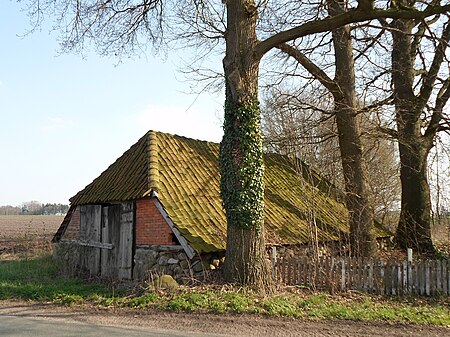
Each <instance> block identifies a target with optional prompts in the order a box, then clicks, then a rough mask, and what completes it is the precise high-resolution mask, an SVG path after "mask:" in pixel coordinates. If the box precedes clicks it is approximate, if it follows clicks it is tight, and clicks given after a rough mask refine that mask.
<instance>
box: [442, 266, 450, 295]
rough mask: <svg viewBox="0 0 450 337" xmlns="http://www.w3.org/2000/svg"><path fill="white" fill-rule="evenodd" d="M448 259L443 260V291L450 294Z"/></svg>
mask: <svg viewBox="0 0 450 337" xmlns="http://www.w3.org/2000/svg"><path fill="white" fill-rule="evenodd" d="M447 266H448V261H447V260H443V261H442V293H443V294H444V295H450V293H449V290H448V283H447V281H448V269H447Z"/></svg>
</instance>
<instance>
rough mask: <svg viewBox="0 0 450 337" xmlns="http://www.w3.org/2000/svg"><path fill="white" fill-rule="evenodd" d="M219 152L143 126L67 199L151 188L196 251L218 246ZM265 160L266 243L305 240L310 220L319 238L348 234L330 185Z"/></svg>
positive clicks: (121, 196)
mask: <svg viewBox="0 0 450 337" xmlns="http://www.w3.org/2000/svg"><path fill="white" fill-rule="evenodd" d="M218 158H219V144H216V143H211V142H205V141H199V140H194V139H190V138H185V137H181V136H177V135H171V134H166V133H161V132H155V131H149V132H148V133H147V134H146V135H145V136H144V137H142V138H141V139H139V141H138V142H137V143H136V144H135V145H133V146H132V147H131V148H130V149H129V150H128V151H126V152H125V153H124V154H123V155H122V156H121V157H120V158H119V159H117V160H116V162H115V163H113V164H112V165H111V166H110V167H109V168H108V169H107V170H106V171H104V172H103V173H102V174H101V175H100V176H99V177H98V178H97V179H95V180H94V181H93V182H92V183H91V184H89V185H88V186H86V188H85V189H84V190H82V191H81V192H79V193H78V194H77V195H75V196H74V197H73V198H72V199H71V202H72V204H92V203H103V202H111V201H126V200H135V199H139V198H142V197H146V196H148V195H149V192H150V191H151V190H156V191H157V192H158V198H159V200H160V201H161V203H162V204H163V206H164V208H165V210H166V212H167V214H168V215H169V217H170V218H171V220H172V221H173V223H174V224H175V226H176V227H177V228H178V229H179V231H180V233H181V234H182V235H183V236H184V237H185V238H186V240H187V241H188V242H189V243H190V245H191V246H192V247H193V248H194V249H195V250H197V251H199V252H211V251H217V250H223V249H225V245H226V219H225V212H224V210H223V207H222V201H221V198H220V193H219V188H220V185H219V181H220V172H219V165H218ZM265 165H266V171H265V186H266V187H265V225H266V242H267V243H269V244H270V243H283V244H299V243H306V242H308V241H309V240H310V235H309V233H310V226H309V225H308V224H312V223H315V224H316V225H317V237H318V239H319V240H320V241H330V240H337V239H339V238H340V234H342V233H348V230H349V227H348V212H347V210H346V208H345V206H344V205H343V204H342V203H341V202H339V201H337V199H335V198H331V197H330V195H332V196H334V197H339V192H338V191H337V190H336V189H335V188H334V186H333V185H332V184H330V183H329V182H327V181H326V180H324V179H322V178H321V177H320V175H318V174H317V173H316V172H314V171H313V170H311V169H310V168H308V167H307V166H306V165H305V164H303V163H301V162H300V161H298V160H297V161H293V160H291V159H289V158H287V157H284V156H281V155H278V154H266V155H265ZM298 172H299V173H298ZM381 233H382V234H384V233H383V232H382V231H381Z"/></svg>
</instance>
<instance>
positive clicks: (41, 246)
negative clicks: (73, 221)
mask: <svg viewBox="0 0 450 337" xmlns="http://www.w3.org/2000/svg"><path fill="white" fill-rule="evenodd" d="M63 219H64V217H63V216H60V215H0V260H10V259H16V258H22V257H24V256H25V255H26V256H32V255H33V254H36V253H38V252H50V251H51V243H50V241H51V239H52V238H53V235H54V234H55V232H56V230H57V229H58V228H59V225H60V224H61V222H62V220H63Z"/></svg>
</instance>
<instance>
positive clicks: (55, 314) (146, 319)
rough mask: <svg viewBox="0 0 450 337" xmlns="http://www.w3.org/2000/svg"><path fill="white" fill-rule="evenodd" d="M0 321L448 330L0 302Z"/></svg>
mask: <svg viewBox="0 0 450 337" xmlns="http://www.w3.org/2000/svg"><path fill="white" fill-rule="evenodd" d="M0 315H2V316H24V317H30V318H40V319H45V320H53V321H55V320H56V321H61V323H64V322H78V323H93V324H98V325H104V326H120V327H130V328H131V327H133V328H139V329H143V331H145V330H146V329H147V330H149V329H151V328H157V329H165V330H176V331H183V332H202V333H206V334H208V333H211V334H214V335H217V334H221V335H224V336H258V337H259V336H261V337H262V336H270V337H277V336H282V337H288V336H299V337H303V336H305V337H306V336H308V337H329V336H330V337H331V336H345V337H362V336H373V337H377V336H391V337H397V336H398V337H400V336H421V337H432V336H433V337H434V336H436V337H437V336H439V337H445V336H450V327H447V328H446V327H435V326H423V325H405V324H388V323H385V322H360V321H338V320H336V321H330V320H323V321H312V320H306V319H286V318H268V317H265V316H260V315H211V314H201V313H169V312H161V311H155V310H150V311H148V310H130V309H113V308H110V309H98V308H95V307H86V306H83V307H62V306H57V305H53V304H45V303H29V302H20V301H19V302H18V301H0Z"/></svg>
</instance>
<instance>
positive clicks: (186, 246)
mask: <svg viewBox="0 0 450 337" xmlns="http://www.w3.org/2000/svg"><path fill="white" fill-rule="evenodd" d="M152 199H153V202H154V203H155V206H156V208H157V209H158V210H159V212H160V213H161V215H162V216H163V218H164V220H166V222H167V224H168V225H169V227H170V228H171V229H172V232H173V234H174V235H175V237H176V238H177V239H178V242H179V243H180V245H181V246H182V247H183V249H184V252H185V253H186V255H187V256H188V258H189V259H192V258H193V257H194V256H195V250H194V249H193V248H192V247H191V246H190V245H189V243H188V242H187V241H186V239H185V238H184V236H182V235H181V233H180V231H179V230H178V228H177V227H176V226H175V224H174V223H173V221H172V219H170V217H169V215H168V214H167V212H166V210H165V209H164V206H163V205H162V204H161V202H160V201H159V199H158V198H157V197H154V198H152Z"/></svg>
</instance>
